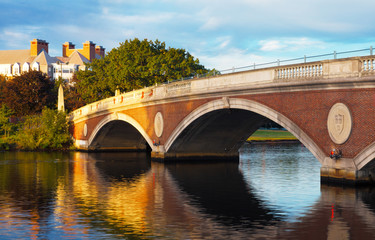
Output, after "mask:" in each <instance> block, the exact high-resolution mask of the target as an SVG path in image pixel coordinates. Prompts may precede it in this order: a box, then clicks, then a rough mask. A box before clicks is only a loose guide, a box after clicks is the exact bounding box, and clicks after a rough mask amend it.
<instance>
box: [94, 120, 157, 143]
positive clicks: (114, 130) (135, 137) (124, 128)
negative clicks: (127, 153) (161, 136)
mask: <svg viewBox="0 0 375 240" xmlns="http://www.w3.org/2000/svg"><path fill="white" fill-rule="evenodd" d="M124 134H126V135H127V137H126V138H124V137H123V136H124ZM107 136H110V137H108V138H107ZM129 136H130V137H129ZM104 142H108V143H107V144H106V145H108V147H105V146H104V147H103V143H104ZM116 144H117V145H116ZM148 147H149V148H151V149H152V150H154V149H153V148H154V146H153V144H152V140H151V138H150V137H149V136H148V134H147V133H146V131H145V130H144V129H143V127H142V126H141V125H140V124H139V123H138V122H137V121H136V120H135V119H134V118H132V117H130V116H128V115H126V114H123V113H113V114H110V115H108V116H106V117H105V118H103V119H102V120H101V121H100V122H99V123H98V124H97V125H96V127H95V129H94V130H93V132H92V134H91V135H90V138H89V140H88V148H89V150H97V149H101V150H146V149H147V148H148Z"/></svg>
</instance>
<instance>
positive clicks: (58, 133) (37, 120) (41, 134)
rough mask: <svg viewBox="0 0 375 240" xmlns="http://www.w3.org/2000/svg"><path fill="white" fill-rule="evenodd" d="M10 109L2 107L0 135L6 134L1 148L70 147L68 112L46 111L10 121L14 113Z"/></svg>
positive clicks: (45, 109)
mask: <svg viewBox="0 0 375 240" xmlns="http://www.w3.org/2000/svg"><path fill="white" fill-rule="evenodd" d="M8 110H9V109H8ZM8 110H7V108H6V107H4V105H3V107H2V108H0V133H2V134H3V136H2V138H1V139H0V149H2V150H9V149H21V150H63V149H69V148H70V147H71V145H72V141H71V137H70V134H69V122H68V120H67V118H66V117H67V116H66V113H64V112H61V111H57V110H53V109H48V108H44V109H43V110H42V112H41V113H40V114H36V115H29V116H25V117H23V118H22V119H21V120H18V121H9V116H10V115H12V114H11V113H9V111H8ZM4 119H6V120H4ZM1 120H2V121H1Z"/></svg>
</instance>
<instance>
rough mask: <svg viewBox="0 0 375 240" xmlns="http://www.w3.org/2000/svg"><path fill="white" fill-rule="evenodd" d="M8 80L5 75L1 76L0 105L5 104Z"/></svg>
mask: <svg viewBox="0 0 375 240" xmlns="http://www.w3.org/2000/svg"><path fill="white" fill-rule="evenodd" d="M5 85H6V78H5V76H4V75H1V74H0V105H2V104H3V102H4V92H5Z"/></svg>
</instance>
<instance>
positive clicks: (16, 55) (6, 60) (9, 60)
mask: <svg viewBox="0 0 375 240" xmlns="http://www.w3.org/2000/svg"><path fill="white" fill-rule="evenodd" d="M29 58H30V49H26V50H1V51H0V64H13V63H16V62H18V63H21V64H22V63H24V62H27V60H28V59H29Z"/></svg>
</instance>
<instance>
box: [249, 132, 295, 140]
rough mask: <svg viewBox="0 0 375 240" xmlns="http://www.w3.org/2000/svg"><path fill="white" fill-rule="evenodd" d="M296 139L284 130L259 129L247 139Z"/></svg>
mask: <svg viewBox="0 0 375 240" xmlns="http://www.w3.org/2000/svg"><path fill="white" fill-rule="evenodd" d="M297 140H298V139H297V138H296V137H295V136H293V134H291V133H290V132H288V131H285V130H268V129H259V130H257V131H256V132H255V133H254V134H253V135H251V137H249V138H248V139H247V141H254V142H258V141H259V142H262V141H297Z"/></svg>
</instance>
